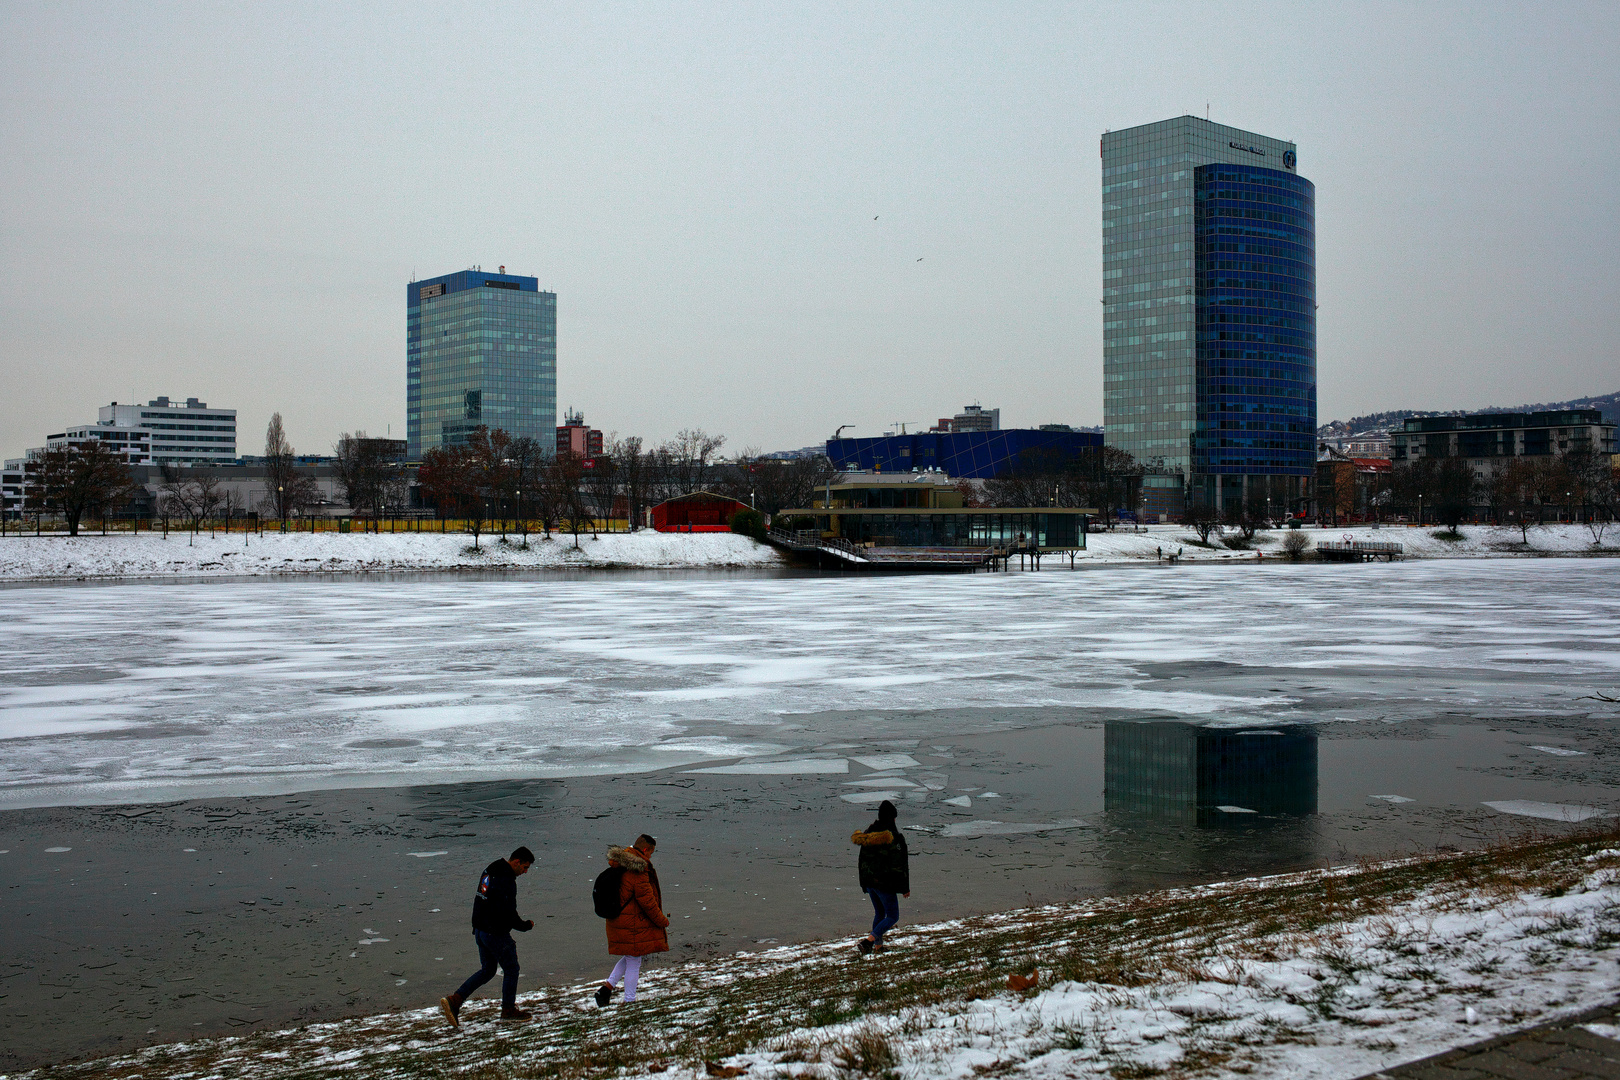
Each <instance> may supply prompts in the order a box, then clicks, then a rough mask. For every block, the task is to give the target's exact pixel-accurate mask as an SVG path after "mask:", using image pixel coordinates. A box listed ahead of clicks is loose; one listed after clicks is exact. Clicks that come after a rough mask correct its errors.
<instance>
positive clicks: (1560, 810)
mask: <svg viewBox="0 0 1620 1080" xmlns="http://www.w3.org/2000/svg"><path fill="white" fill-rule="evenodd" d="M1485 805H1486V806H1488V807H1490V808H1491V809H1492V810H1497V811H1500V812H1501V813H1504V814H1517V815H1519V816H1520V817H1533V818H1545V819H1546V820H1548V821H1585V820H1587V819H1588V818H1595V817H1612V816H1613V815H1612V814H1611V813H1610V811H1608V810H1604V809H1601V808H1599V807H1596V806H1575V805H1571V804H1569V803H1549V802H1535V801H1533V800H1530V799H1503V800H1501V801H1500V802H1488V803H1485Z"/></svg>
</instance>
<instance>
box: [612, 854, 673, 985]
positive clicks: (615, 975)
mask: <svg viewBox="0 0 1620 1080" xmlns="http://www.w3.org/2000/svg"><path fill="white" fill-rule="evenodd" d="M657 846H658V841H657V840H654V839H653V838H652V837H650V836H648V835H647V834H646V833H642V834H641V835H640V836H638V837H636V842H635V843H634V844H632V845H630V846H629V847H623V848H621V847H610V848H608V853H607V857H608V864H609V866H610V867H611V868H614V869H617V870H619V871H621V873H620V877H619V913H618V914H617V915H615V916H613V917H612V918H610V919H608V920H607V939H608V953H609V955H611V956H617V957H618V958H619V961H618V963H616V964H614V965H613V971H612V972H611V973H610V974H609V975H608V977H607V981H606V982H604V983H603V984H602V985H601V986H599V987H597V988H596V1003H597V1004H598V1005H601V1006H603V1007H606V1006H607V1005H608V1003H609V1002H611V1001H612V1000H613V990H614V985H613V984H614V983H616V982H619V981H620V980H621V979H622V980H623V981H624V1000H625V1002H626V1003H629V1002H632V1001H634V1000H636V978H637V977H638V976H639V975H640V973H641V962H642V958H643V957H646V956H650V955H652V954H653V953H659V952H668V951H669V935H668V934H667V933H666V932H665V928H666V927H668V926H669V916H668V915H666V914H664V895H663V890H662V889H660V888H659V886H658V871H657V870H655V869H653V865H652V854H653V850H654V849H655V848H657Z"/></svg>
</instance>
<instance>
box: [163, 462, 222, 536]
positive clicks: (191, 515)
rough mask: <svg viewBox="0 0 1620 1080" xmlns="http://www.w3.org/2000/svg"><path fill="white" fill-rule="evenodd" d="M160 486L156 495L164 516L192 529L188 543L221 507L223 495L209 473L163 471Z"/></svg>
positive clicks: (168, 469)
mask: <svg viewBox="0 0 1620 1080" xmlns="http://www.w3.org/2000/svg"><path fill="white" fill-rule="evenodd" d="M162 475H163V487H162V490H161V491H160V492H159V494H158V499H159V502H160V506H161V511H162V513H163V515H164V517H177V518H179V519H180V520H181V521H183V522H185V523H186V524H187V525H189V526H190V527H191V536H192V539H191V541H190V542H191V543H195V542H196V536H197V533H199V532H201V531H202V527H203V523H204V522H206V521H209V520H212V518H213V517H214V515H215V514H217V513H219V510H220V507H222V506H223V505H224V502H225V493H224V492H223V491H222V490H221V489H220V484H219V478H218V477H217V476H215V475H214V474H213V473H211V472H196V471H192V472H191V475H189V476H188V475H187V474H186V473H185V472H182V471H181V470H179V469H175V468H165V469H164V470H163V474H162Z"/></svg>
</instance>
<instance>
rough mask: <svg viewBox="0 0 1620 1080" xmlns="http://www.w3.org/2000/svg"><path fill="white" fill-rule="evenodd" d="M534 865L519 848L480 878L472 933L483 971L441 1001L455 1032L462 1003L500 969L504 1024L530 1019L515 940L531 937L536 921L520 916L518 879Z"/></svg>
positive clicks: (487, 869)
mask: <svg viewBox="0 0 1620 1080" xmlns="http://www.w3.org/2000/svg"><path fill="white" fill-rule="evenodd" d="M533 865H534V852H532V851H530V850H529V849H528V848H526V847H520V848H518V849H517V850H516V851H514V852H512V855H511V857H510V858H506V859H496V860H495V861H494V862H492V863H490V864H489V865H488V866H486V867H484V872H483V873H482V874H481V875H479V878H478V891H477V893H475V894H474V896H473V909H472V927H473V939H474V940H475V941H477V942H478V959H479V962H480V963H481V964H482V966H481V967H480V968H479V969H478V970H477V971H475V972H473V973H472V974H471V975H469V976H468V977H467V981H466V982H464V983H462V984H461V989H459V990H457V991H456V992H455V993H453V994H451V995H450V996H449V997H444V998H440V999H439V1009H440V1010H441V1011H442V1012H443V1013H444V1018H445V1020H447V1021H448V1022H449V1024H450V1026H451V1027H460V1026H461V1019H460V1017H461V1005H462V1002H464V1001H466V1000H467V998H468V997H470V996H471V995H472V992H473V991H474V990H477V989H478V988H479V987H480V986H483V985H484V984H485V983H487V982H489V980H491V979H493V978H494V977H495V969H496V967H497V966H498V967H499V968H500V969H501V972H502V979H501V1019H502V1020H527V1019H529V1015H530V1014H529V1013H528V1012H526V1011H525V1010H523V1009H519V1008H518V1007H517V984H518V958H517V942H515V941H513V940H512V931H513V930H517V931H519V932H523V933H526V932H528V931H530V930H533V929H534V920H533V919H525V918H524V917H523V916H521V915H519V914H518V910H517V879H518V878H520V877H522V876H523V875H524V874H527V873H528V872H529V867H531V866H533Z"/></svg>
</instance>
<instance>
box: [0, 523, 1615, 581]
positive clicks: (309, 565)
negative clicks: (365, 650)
mask: <svg viewBox="0 0 1620 1080" xmlns="http://www.w3.org/2000/svg"><path fill="white" fill-rule="evenodd" d="M1302 533H1303V535H1304V536H1305V537H1306V538H1307V539H1309V540H1310V541H1311V543H1312V545H1313V546H1314V545H1315V543H1316V542H1318V541H1322V540H1343V539H1344V538H1345V537H1350V538H1351V539H1355V540H1374V541H1385V542H1389V541H1393V542H1395V543H1398V544H1400V545H1402V547H1403V548H1404V552H1403V555H1402V557H1403V558H1420V559H1444V558H1515V557H1519V558H1523V557H1536V556H1547V555H1562V556H1582V555H1606V556H1614V555H1620V528H1614V529H1610V530H1609V531H1608V532H1607V533H1605V535H1604V542H1603V543H1602V544H1601V545H1600V544H1595V543H1594V542H1593V540H1592V534H1591V532H1590V531H1589V530H1588V529H1587V527H1586V526H1584V525H1548V526H1545V527H1542V528H1538V529H1532V530H1531V532H1530V542H1529V544H1528V545H1527V544H1525V543H1524V542H1523V541H1522V539H1521V538H1520V535H1519V531H1518V530H1517V529H1511V528H1499V527H1495V526H1473V525H1465V526H1463V528H1462V538H1461V539H1443V538H1442V537H1441V535H1439V530H1437V529H1435V528H1433V527H1430V528H1423V529H1416V528H1405V527H1398V526H1395V527H1392V526H1385V527H1383V528H1380V529H1374V528H1372V527H1371V526H1369V525H1357V526H1351V527H1347V528H1338V529H1316V528H1311V529H1305V530H1302ZM1226 535H1227V537H1230V536H1231V535H1232V534H1231V533H1227V534H1226ZM1286 535H1287V533H1286V532H1284V531H1281V530H1274V531H1270V532H1262V533H1259V534H1258V535H1257V536H1256V537H1255V539H1254V541H1253V542H1252V544H1251V546H1250V548H1249V549H1237V550H1234V549H1232V548H1229V547H1227V546H1226V545H1225V544H1224V543H1222V542H1221V540H1220V539H1219V538H1216V537H1211V546H1209V547H1202V546H1199V545H1198V544H1197V543H1196V540H1197V537H1196V536H1195V535H1194V534H1193V533H1192V532H1191V531H1190V530H1189V529H1187V528H1185V527H1183V526H1179V525H1152V526H1147V527H1145V528H1143V529H1142V530H1140V531H1134V532H1133V531H1130V530H1128V529H1119V530H1115V531H1114V532H1105V533H1093V534H1091V535H1090V536H1089V537H1087V543H1086V551H1085V552H1084V553H1083V554H1081V555H1080V556H1079V558H1078V559H1077V560H1076V565H1098V564H1110V563H1121V564H1140V563H1142V562H1153V561H1156V560H1157V559H1158V558H1159V557H1160V556H1161V555H1164V554H1174V553H1177V552H1179V553H1180V554H1179V558H1180V559H1181V561H1184V562H1207V563H1223V562H1227V563H1230V562H1242V561H1245V560H1247V561H1250V562H1253V561H1257V560H1258V561H1264V560H1267V559H1273V558H1280V557H1282V543H1283V538H1284V537H1285V536H1286ZM1060 561H1061V562H1063V564H1064V565H1067V561H1066V560H1056V559H1054V560H1050V561H1048V562H1046V563H1045V564H1044V565H1045V566H1046V567H1047V568H1051V567H1053V566H1055V565H1057V563H1058V562H1060ZM784 565H787V563H786V562H785V560H784V559H783V557H782V555H781V554H780V553H778V552H777V551H775V550H774V549H772V548H771V547H770V546H769V545H766V544H760V543H757V542H755V541H753V540H750V539H748V538H747V537H744V536H737V535H734V534H731V533H698V534H695V535H694V534H680V533H659V532H653V531H651V530H642V531H640V532H636V533H629V534H626V533H602V534H600V536H599V538H595V539H593V538H592V537H591V536H589V535H584V536H581V537H580V540H579V547H578V548H575V547H574V538H573V537H572V536H568V535H557V536H555V537H553V538H552V539H551V540H543V539H540V538H539V537H536V536H531V537H530V538H529V546H528V548H527V550H525V549H524V548H522V547H521V546H520V541H519V539H518V538H517V537H509V538H508V542H507V543H504V544H503V543H502V542H501V539H500V537H499V536H498V535H495V536H492V535H489V534H485V535H484V536H483V537H482V538H481V539H480V541H479V547H478V550H477V551H476V552H475V551H474V550H473V545H472V538H471V537H470V536H468V535H466V534H465V533H433V532H423V533H381V534H365V533H346V534H345V533H316V534H310V533H287V534H282V533H270V532H267V533H265V534H264V535H262V536H258V535H255V536H250V537H246V538H244V537H243V535H242V534H241V533H231V534H230V535H228V536H227V535H226V534H224V533H220V534H218V535H215V536H209V535H207V534H206V533H204V534H199V535H198V536H195V537H193V536H191V535H189V534H187V533H183V532H171V533H170V534H169V535H168V537H167V538H164V537H163V536H162V535H161V534H156V535H154V534H150V533H142V534H140V535H136V536H131V535H128V534H123V535H114V536H99V535H94V534H88V533H87V534H85V535H83V536H78V537H66V536H42V537H33V536H7V537H4V538H0V582H4V581H51V580H86V579H95V578H165V577H267V576H277V575H287V574H353V573H389V572H407V573H409V572H423V571H436V570H530V569H534V570H557V569H591V568H609V567H612V568H647V569H705V568H712V569H740V568H750V567H754V568H759V567H774V566H784Z"/></svg>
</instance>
